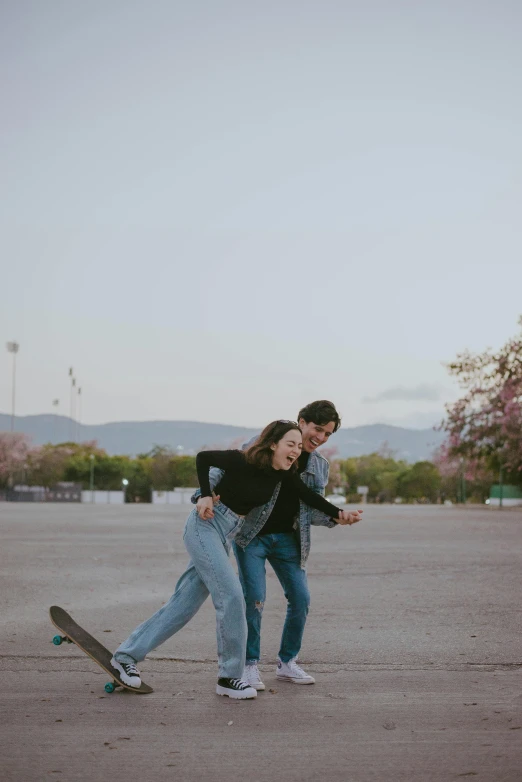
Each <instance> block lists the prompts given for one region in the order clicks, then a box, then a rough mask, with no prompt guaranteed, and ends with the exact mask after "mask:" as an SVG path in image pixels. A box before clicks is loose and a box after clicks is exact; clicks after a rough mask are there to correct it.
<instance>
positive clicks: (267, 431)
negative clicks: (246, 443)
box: [245, 420, 301, 470]
mask: <svg viewBox="0 0 522 782" xmlns="http://www.w3.org/2000/svg"><path fill="white" fill-rule="evenodd" d="M293 429H295V430H296V431H298V432H301V430H300V429H299V426H298V424H297V423H296V421H282V420H281V421H272V423H271V424H268V426H265V428H264V429H263V431H262V432H261V434H260V435H259V437H258V438H257V440H256V441H255V443H252V445H251V446H250V448H247V449H246V451H245V459H246V461H247V462H248V464H253V465H254V467H261V468H262V469H269V468H270V467H271V466H272V454H273V451H272V445H276V444H277V443H278V442H279V440H281V438H282V437H284V436H285V434H286V433H287V432H291V431H292V430H293ZM290 469H291V470H296V469H297V459H296V461H295V462H294V463H293V464H292V466H291V468H290Z"/></svg>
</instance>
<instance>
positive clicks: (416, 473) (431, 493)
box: [397, 462, 441, 502]
mask: <svg viewBox="0 0 522 782" xmlns="http://www.w3.org/2000/svg"><path fill="white" fill-rule="evenodd" d="M440 484H441V479H440V473H439V471H438V469H437V467H436V466H435V465H434V464H432V463H431V462H417V463H416V464H413V465H412V466H411V467H410V468H409V469H407V470H405V471H404V472H403V473H402V474H401V475H400V477H399V479H398V486H397V488H398V491H399V494H400V496H401V497H403V498H404V499H408V500H422V499H424V500H428V501H429V502H437V500H438V499H439V493H440Z"/></svg>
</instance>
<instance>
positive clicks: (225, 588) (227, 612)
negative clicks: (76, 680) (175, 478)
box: [114, 502, 247, 679]
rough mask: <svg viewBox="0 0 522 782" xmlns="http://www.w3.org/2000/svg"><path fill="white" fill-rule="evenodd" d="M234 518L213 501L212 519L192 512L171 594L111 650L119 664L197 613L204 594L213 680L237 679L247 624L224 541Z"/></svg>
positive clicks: (136, 658) (163, 638) (149, 647)
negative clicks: (213, 648)
mask: <svg viewBox="0 0 522 782" xmlns="http://www.w3.org/2000/svg"><path fill="white" fill-rule="evenodd" d="M242 521H243V520H242V519H241V517H240V516H237V515H236V514H235V513H234V512H233V511H231V510H230V509H229V508H227V507H226V505H223V503H221V502H218V503H217V504H216V505H214V518H213V519H210V520H209V521H204V520H203V519H201V518H200V517H199V516H198V513H197V510H196V509H195V508H194V510H193V511H192V513H191V514H190V516H189V517H188V519H187V523H186V525H185V532H184V534H183V540H184V542H185V546H186V548H187V551H188V553H189V555H190V562H189V564H188V567H187V569H186V570H185V572H184V573H183V575H182V576H181V578H180V579H179V581H178V583H177V584H176V589H175V591H174V594H173V595H172V597H171V598H170V600H169V601H168V603H166V604H165V605H164V606H162V607H161V608H160V609H159V611H156V613H155V614H154V615H153V616H151V617H150V619H147V620H146V621H145V622H143V624H141V625H139V627H137V628H136V629H135V630H134V631H133V632H132V633H131V634H130V636H129V637H128V638H127V640H126V641H124V642H123V643H122V644H121V645H120V646H119V647H118V649H117V650H116V652H115V654H114V656H115V658H116V660H118V661H119V662H140V660H143V659H144V658H145V657H146V655H147V654H148V653H149V652H150V651H151V650H152V649H155V648H156V647H157V646H159V645H160V644H162V643H164V642H165V641H166V640H167V639H168V638H170V637H171V636H172V635H174V633H177V632H178V630H181V628H182V627H184V626H185V625H186V624H187V622H189V621H190V620H191V619H192V617H193V616H194V615H195V614H196V613H197V612H198V611H199V609H200V608H201V606H202V605H203V603H204V602H205V600H206V599H207V597H208V595H209V594H210V595H211V597H212V602H213V603H214V607H215V609H216V633H217V650H218V664H219V676H220V677H222V676H223V677H227V678H231V679H240V678H241V676H242V674H243V667H244V664H245V652H246V639H247V624H246V618H245V601H244V598H243V591H242V589H241V584H240V583H239V579H238V577H237V575H236V573H235V572H234V569H233V567H232V565H231V563H230V560H229V557H228V555H229V551H230V548H229V541H230V538H231V537H232V535H233V533H234V532H235V530H236V529H237V527H238V526H239V524H240V523H242Z"/></svg>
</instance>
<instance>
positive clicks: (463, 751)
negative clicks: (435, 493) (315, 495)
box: [0, 503, 522, 782]
mask: <svg viewBox="0 0 522 782" xmlns="http://www.w3.org/2000/svg"><path fill="white" fill-rule="evenodd" d="M188 510H189V508H187V507H168V506H151V505H127V506H99V505H98V506H89V505H59V504H34V505H33V504H29V503H27V504H22V503H0V540H1V549H0V574H1V576H0V577H1V583H0V586H1V591H0V606H1V612H0V621H1V627H2V632H1V634H0V666H1V667H0V670H1V676H2V682H3V687H2V708H1V711H0V726H1V735H2V741H1V743H0V779H1V780H2V782H4V781H5V782H33V780H34V781H36V780H38V781H39V782H40V781H41V780H49V779H55V780H60V782H69V780H89V782H98V780H111V782H120V780H121V782H134V780H140V782H148V780H158V781H159V782H163V780H173V779H175V780H187V781H190V782H192V780H194V781H195V780H204V781H205V782H206V781H207V780H212V781H213V782H214V781H215V782H221V781H222V780H223V781H225V780H226V781H227V782H236V780H237V781H238V782H239V780H241V782H244V780H245V779H246V780H248V782H258V780H259V781H260V782H261V781H263V782H264V781H265V780H266V781H268V780H274V779H281V780H285V782H293V781H294V780H296V781H297V780H300V781H301V780H322V781H324V780H326V781H327V782H329V780H346V781H348V782H366V781H367V780H377V781H379V782H380V780H386V782H395V781H397V782H402V780H420V781H421V782H424V781H426V782H431V781H433V782H439V781H441V782H442V780H461V779H464V778H470V779H471V778H476V779H477V781H478V782H484V781H487V782H520V781H521V780H522V649H521V630H522V620H521V600H520V598H521V594H522V590H521V585H522V584H521V582H522V576H521V573H522V568H521V554H522V511H520V510H516V509H503V510H498V509H494V510H490V509H487V508H485V507H467V508H460V507H441V506H420V505H419V506H372V505H369V506H368V507H367V508H366V510H365V518H364V521H363V522H361V523H360V524H357V525H355V526H353V527H339V528H337V529H334V530H328V529H324V528H316V529H314V534H313V542H312V554H311V557H310V561H309V567H308V575H309V581H310V590H311V594H312V605H311V611H310V616H309V621H308V625H307V630H306V634H305V641H304V646H303V650H302V653H301V656H300V662H301V664H302V665H303V667H304V668H305V669H306V670H308V671H310V672H311V673H313V675H314V676H315V678H316V684H315V685H312V686H307V687H301V686H296V685H293V684H289V683H286V682H278V681H277V680H276V676H275V666H274V661H275V658H276V655H277V651H278V643H279V639H280V634H281V628H282V623H283V618H284V612H285V600H284V597H283V595H282V592H281V589H280V587H279V583H278V582H277V579H276V578H275V576H274V574H273V572H272V571H271V569H270V568H268V594H267V601H266V606H265V611H264V615H263V649H262V651H263V657H262V661H261V665H260V668H261V671H262V673H263V680H264V681H265V683H266V685H267V690H266V692H264V693H260V694H259V696H258V698H257V699H256V700H255V701H230V700H229V699H227V698H220V697H218V696H216V695H215V692H214V690H215V681H216V671H217V666H216V648H215V619H214V610H213V607H212V605H211V603H210V601H207V603H206V604H205V605H204V606H203V608H202V609H201V611H200V612H199V613H198V615H197V616H196V617H195V618H194V619H193V620H192V622H190V624H189V625H187V626H186V627H185V628H184V629H183V630H182V631H181V632H180V633H179V634H178V635H177V636H175V637H173V638H172V639H170V640H169V641H168V642H167V643H165V644H164V645H163V646H161V647H160V648H159V649H157V650H156V651H155V652H154V653H152V654H151V655H150V656H149V657H148V658H147V660H146V661H144V663H142V665H141V666H140V667H141V671H142V676H143V679H144V681H146V682H147V683H148V684H151V685H152V686H153V687H154V692H153V693H152V694H150V695H143V696H138V695H136V694H133V693H129V692H126V691H120V690H118V691H116V692H115V693H113V694H111V695H109V694H106V693H105V692H104V689H103V687H104V684H105V682H106V681H107V676H106V675H105V674H104V672H103V671H102V670H101V669H99V668H98V667H97V666H96V665H95V664H94V663H93V662H92V661H91V660H90V659H89V658H88V657H86V656H85V655H83V653H81V652H80V650H79V649H78V648H77V647H75V646H73V645H62V646H59V647H55V646H53V644H52V643H51V639H52V637H53V635H54V634H55V629H54V627H53V626H52V625H51V623H50V621H49V618H48V613H47V612H48V608H49V606H50V605H53V604H57V605H61V606H63V607H64V608H66V609H67V610H69V611H70V612H71V613H72V615H73V616H74V618H75V619H76V620H77V621H78V622H79V623H80V624H81V625H82V626H84V627H85V628H86V629H87V630H89V631H90V632H91V633H92V634H93V635H95V636H96V637H97V638H98V639H99V640H100V641H102V643H104V644H105V645H106V646H107V647H108V648H110V649H114V648H116V646H117V645H118V644H119V643H120V642H121V641H122V640H123V639H124V638H125V637H126V636H127V635H128V634H129V632H130V631H131V630H132V629H133V628H134V627H135V626H136V625H137V624H138V623H139V622H141V621H143V620H144V619H146V618H147V617H148V616H150V614H152V613H153V612H154V611H155V610H157V608H159V607H160V605H161V604H162V603H163V602H165V601H166V600H167V599H168V598H169V597H170V594H171V593H172V591H173V589H174V586H175V584H176V581H177V579H178V577H179V576H180V575H181V573H182V572H183V569H184V567H185V564H186V561H187V556H186V553H185V550H184V547H183V542H182V531H183V525H184V521H185V517H186V515H187V512H188ZM102 700H103V703H102V702H101V701H102Z"/></svg>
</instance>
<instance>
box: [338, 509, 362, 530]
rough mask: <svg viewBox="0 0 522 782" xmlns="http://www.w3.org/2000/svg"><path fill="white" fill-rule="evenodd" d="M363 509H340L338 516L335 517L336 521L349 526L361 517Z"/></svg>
mask: <svg viewBox="0 0 522 782" xmlns="http://www.w3.org/2000/svg"><path fill="white" fill-rule="evenodd" d="M362 514H363V511H362V509H361V510H356V511H350V510H342V511H340V513H339V518H338V519H337V523H338V524H341V525H343V526H344V525H345V524H348V525H349V526H350V527H351V526H352V524H357V522H358V521H360V520H361V519H362Z"/></svg>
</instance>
